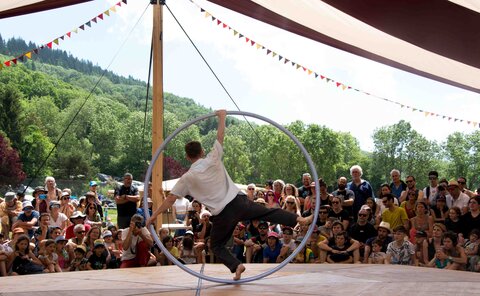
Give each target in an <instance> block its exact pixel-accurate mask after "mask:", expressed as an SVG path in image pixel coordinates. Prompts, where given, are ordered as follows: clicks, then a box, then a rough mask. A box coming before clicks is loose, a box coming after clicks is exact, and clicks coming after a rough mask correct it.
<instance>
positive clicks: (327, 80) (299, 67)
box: [192, 2, 480, 128]
mask: <svg viewBox="0 0 480 296" xmlns="http://www.w3.org/2000/svg"><path fill="white" fill-rule="evenodd" d="M192 3H193V4H195V5H196V6H197V7H198V8H199V9H200V12H201V13H202V14H204V16H205V19H207V20H211V22H213V23H214V24H216V26H217V27H219V28H222V29H227V30H229V31H231V32H232V33H233V36H234V37H237V38H238V39H242V40H244V43H245V44H246V45H249V46H250V47H254V48H256V49H257V50H261V51H263V52H265V54H266V55H267V56H270V57H272V58H275V59H276V60H277V61H278V62H281V63H283V64H285V65H291V67H292V68H294V69H295V70H301V71H303V72H304V73H305V74H306V75H309V76H311V77H313V78H314V79H320V80H321V81H325V83H327V84H329V85H332V86H333V87H335V88H337V89H339V90H343V91H345V90H352V91H356V92H359V93H362V94H364V95H367V96H370V97H373V98H376V99H379V100H382V101H385V102H388V103H391V104H395V105H397V106H399V107H400V108H405V109H409V110H412V112H419V113H423V114H424V115H425V117H435V118H438V119H444V120H448V121H451V122H461V123H466V124H468V125H473V126H474V127H476V128H480V122H479V121H474V120H465V119H461V118H456V117H454V116H449V115H444V114H439V113H436V112H431V111H426V110H423V109H420V108H416V107H414V106H410V105H407V104H403V103H401V102H398V101H394V100H391V99H388V98H385V97H382V96H378V95H375V94H372V93H369V92H367V91H364V90H361V89H358V88H354V87H352V86H349V85H347V84H345V83H343V82H340V81H336V80H335V79H333V78H330V77H328V76H326V75H322V74H319V73H317V72H315V71H313V70H311V69H310V68H307V67H306V66H303V65H300V64H299V63H297V62H295V61H292V60H291V59H288V58H287V57H285V56H283V55H281V54H280V53H278V52H276V51H274V50H272V49H269V48H266V47H265V46H263V45H261V44H260V43H258V42H256V41H254V40H252V39H251V38H249V37H247V36H245V35H244V34H242V33H240V32H239V31H238V30H236V29H234V28H232V27H230V26H229V25H228V24H226V23H225V22H223V21H221V20H220V19H218V18H217V17H215V16H214V15H212V14H211V13H210V12H208V11H206V10H205V9H203V8H202V7H201V6H200V5H198V4H197V3H195V2H192Z"/></svg>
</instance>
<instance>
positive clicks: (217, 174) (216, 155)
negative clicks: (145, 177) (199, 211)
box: [171, 140, 240, 215]
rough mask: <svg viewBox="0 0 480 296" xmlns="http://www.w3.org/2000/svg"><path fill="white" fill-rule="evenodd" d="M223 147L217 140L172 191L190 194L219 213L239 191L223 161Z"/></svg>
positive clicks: (175, 193) (216, 213) (214, 212)
mask: <svg viewBox="0 0 480 296" xmlns="http://www.w3.org/2000/svg"><path fill="white" fill-rule="evenodd" d="M222 156H223V147H222V145H221V144H220V143H219V142H218V140H215V144H214V145H213V149H212V151H210V153H208V155H207V157H205V158H202V159H199V160H197V161H195V162H194V163H193V164H192V166H191V167H190V169H189V170H188V172H186V173H185V174H184V175H183V176H182V177H181V178H180V180H178V182H177V184H175V186H174V187H173V188H172V191H171V193H172V194H174V195H176V196H185V195H190V196H192V197H193V198H194V199H196V200H198V201H199V202H201V203H202V204H204V205H205V206H206V207H208V209H209V210H210V212H211V213H212V215H218V214H220V212H221V211H222V210H223V209H224V208H225V206H226V205H227V204H228V203H229V202H231V201H232V200H233V199H234V198H235V196H237V194H238V193H239V191H240V190H239V189H238V187H237V186H236V185H235V183H233V181H232V179H231V178H230V176H229V175H228V173H227V170H226V169H225V167H224V165H223V162H222Z"/></svg>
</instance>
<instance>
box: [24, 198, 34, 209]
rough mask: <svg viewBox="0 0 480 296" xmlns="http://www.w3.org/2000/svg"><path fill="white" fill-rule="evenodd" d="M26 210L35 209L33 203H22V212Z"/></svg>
mask: <svg viewBox="0 0 480 296" xmlns="http://www.w3.org/2000/svg"><path fill="white" fill-rule="evenodd" d="M26 208H32V209H33V206H32V202H31V201H28V200H26V201H24V202H23V203H22V210H23V211H25V209H26Z"/></svg>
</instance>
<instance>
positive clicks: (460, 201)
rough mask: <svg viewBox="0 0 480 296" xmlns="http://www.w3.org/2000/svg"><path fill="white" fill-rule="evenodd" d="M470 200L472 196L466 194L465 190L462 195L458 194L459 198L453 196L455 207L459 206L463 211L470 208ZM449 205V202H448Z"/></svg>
mask: <svg viewBox="0 0 480 296" xmlns="http://www.w3.org/2000/svg"><path fill="white" fill-rule="evenodd" d="M469 201H470V197H468V195H466V194H465V193H463V192H460V195H459V196H458V198H457V199H456V200H455V199H453V197H452V206H453V207H459V208H460V210H462V211H463V208H465V207H467V208H468V202H469ZM447 205H448V203H447Z"/></svg>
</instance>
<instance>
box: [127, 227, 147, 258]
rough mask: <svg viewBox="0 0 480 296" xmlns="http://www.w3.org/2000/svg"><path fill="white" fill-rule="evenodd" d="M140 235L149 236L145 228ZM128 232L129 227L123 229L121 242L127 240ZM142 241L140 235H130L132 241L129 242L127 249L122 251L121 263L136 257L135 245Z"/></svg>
mask: <svg viewBox="0 0 480 296" xmlns="http://www.w3.org/2000/svg"><path fill="white" fill-rule="evenodd" d="M141 230H142V234H143V235H144V236H150V232H149V231H148V229H147V228H145V227H142V228H141ZM129 231H130V227H128V228H125V229H123V231H122V241H124V240H126V239H127V234H128V232H129ZM141 241H142V238H141V237H140V235H133V234H132V240H131V241H130V247H129V248H127V249H126V250H123V253H122V261H124V260H130V259H133V258H135V257H137V244H138V243H139V242H141Z"/></svg>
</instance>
